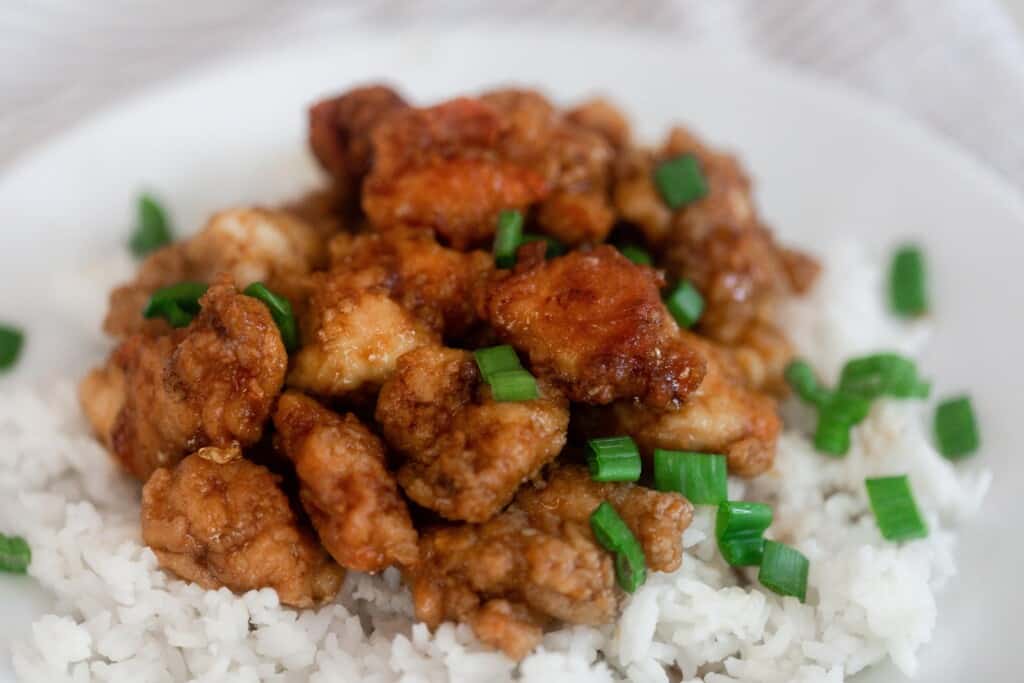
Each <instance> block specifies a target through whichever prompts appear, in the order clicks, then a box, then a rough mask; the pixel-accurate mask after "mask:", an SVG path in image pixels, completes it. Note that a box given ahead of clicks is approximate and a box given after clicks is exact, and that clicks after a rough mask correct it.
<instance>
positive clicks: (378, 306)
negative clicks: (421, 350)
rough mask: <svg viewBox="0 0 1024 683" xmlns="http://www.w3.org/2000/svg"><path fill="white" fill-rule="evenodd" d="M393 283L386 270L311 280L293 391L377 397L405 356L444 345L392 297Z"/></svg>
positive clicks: (340, 273) (294, 362) (378, 268)
mask: <svg viewBox="0 0 1024 683" xmlns="http://www.w3.org/2000/svg"><path fill="white" fill-rule="evenodd" d="M393 279H394V275H393V274H392V273H391V271H389V270H388V269H387V268H384V267H382V266H371V267H368V268H364V269H361V270H333V271H330V272H321V273H315V274H314V275H313V276H311V278H310V281H309V282H310V288H311V290H312V295H311V296H310V297H309V300H308V303H307V305H306V306H305V310H304V311H303V313H302V315H301V316H300V320H299V327H300V337H301V347H300V349H299V351H298V352H297V353H296V354H295V355H294V357H293V359H292V368H291V371H290V372H289V374H288V385H289V386H291V387H296V388H299V389H303V390H305V391H308V392H310V393H313V394H317V395H319V396H332V397H340V396H350V395H356V396H358V395H360V394H365V393H367V392H371V393H372V392H375V391H376V390H377V389H379V388H380V386H381V385H382V384H383V383H384V381H385V380H386V379H387V378H388V377H390V376H391V373H392V372H394V369H395V364H396V363H397V362H398V358H399V357H400V356H401V355H402V354H404V353H406V352H408V351H411V350H412V349H415V348H418V347H420V346H424V345H428V344H437V343H438V341H439V340H440V338H439V336H438V334H437V333H436V332H434V330H432V329H430V328H429V327H428V326H427V325H425V324H424V323H423V322H421V321H420V320H419V319H417V318H416V316H414V315H413V314H412V313H411V312H410V311H408V310H406V309H405V308H404V307H403V306H402V305H401V304H400V303H398V302H397V301H395V300H394V299H393V298H392V297H391V284H392V281H393Z"/></svg>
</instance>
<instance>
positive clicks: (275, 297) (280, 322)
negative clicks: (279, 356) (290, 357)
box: [242, 282, 299, 353]
mask: <svg viewBox="0 0 1024 683" xmlns="http://www.w3.org/2000/svg"><path fill="white" fill-rule="evenodd" d="M242 294H245V295H246V296H251V297H252V298H254V299H259V300H260V301H262V302H263V303H264V304H266V306H267V308H268V309H269V310H270V317H272V318H273V319H274V323H275V324H276V325H277V329H278V331H279V332H280V333H281V342H282V343H284V348H285V350H287V351H288V352H289V353H290V352H292V351H294V350H295V349H297V348H298V347H299V331H298V326H297V325H296V323H295V314H294V313H293V312H292V305H291V302H289V301H288V299H285V298H284V297H283V296H281V295H280V294H277V293H275V292H273V291H272V290H271V289H270V288H269V287H267V286H266V285H265V284H263V283H262V282H253V283H252V284H250V285H249V286H248V287H246V288H245V290H244V291H243V292H242Z"/></svg>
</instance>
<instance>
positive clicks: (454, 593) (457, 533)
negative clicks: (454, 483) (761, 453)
mask: <svg viewBox="0 0 1024 683" xmlns="http://www.w3.org/2000/svg"><path fill="white" fill-rule="evenodd" d="M603 500H608V501H609V502H610V503H611V504H612V505H613V506H615V508H616V509H617V510H618V512H619V514H620V515H621V516H622V518H623V520H624V521H625V522H626V524H627V525H628V526H629V527H630V529H631V530H632V531H633V532H634V534H636V535H637V538H638V540H640V543H641V545H642V546H643V549H644V553H645V554H646V555H647V559H648V566H650V567H651V568H652V569H655V570H666V571H671V570H674V569H676V568H678V567H679V562H680V558H681V551H682V534H683V531H684V530H685V529H686V527H687V526H689V523H690V519H691V517H692V513H693V507H692V506H691V505H690V503H689V502H688V501H687V500H686V499H685V498H683V497H682V496H680V495H678V494H674V493H661V492H657V491H651V490H649V489H644V488H642V487H639V486H635V485H633V484H600V483H597V482H594V481H592V480H591V479H590V476H589V475H588V473H587V471H586V470H585V469H583V468H579V467H556V468H554V470H553V472H552V473H551V476H550V478H549V480H548V481H547V483H546V484H540V485H538V486H537V487H530V486H527V487H525V488H524V489H523V491H522V492H520V494H519V495H518V496H517V497H516V501H515V503H514V504H513V505H512V506H511V507H510V508H509V509H508V510H506V511H505V512H503V513H501V514H500V515H498V516H497V517H495V518H494V519H492V520H490V521H488V522H486V523H484V524H464V525H459V526H454V527H447V528H439V529H433V530H430V531H427V532H425V533H424V535H423V540H422V543H421V546H420V552H421V561H420V563H419V564H417V565H415V566H414V567H411V568H410V569H409V570H407V572H406V574H407V578H408V580H409V583H410V585H411V588H412V594H413V602H414V605H415V608H416V616H417V617H418V618H419V619H421V620H422V621H424V622H426V623H427V624H428V625H429V626H431V627H436V626H437V625H438V624H440V623H441V622H442V621H444V620H446V619H455V620H458V621H463V622H468V623H469V624H471V625H472V626H473V629H474V631H475V632H476V634H477V636H478V637H479V638H480V639H481V640H482V641H484V642H485V643H488V644H490V645H492V646H493V647H497V648H501V649H502V650H504V652H505V653H506V654H508V655H509V656H510V657H513V658H516V659H521V658H522V657H525V656H526V655H527V654H528V653H529V652H530V650H532V649H533V648H534V647H535V646H536V645H537V644H538V643H539V641H540V638H541V635H542V629H543V627H544V626H545V625H547V624H548V623H549V622H551V621H552V620H553V619H560V620H562V621H566V622H569V623H573V624H590V625H597V624H603V623H607V622H609V621H611V620H612V619H614V617H615V614H616V611H617V606H618V597H617V589H616V587H615V570H614V568H613V566H612V556H611V554H610V553H608V552H607V551H605V550H604V549H603V548H601V547H600V546H599V545H598V544H597V542H596V541H595V540H594V536H593V533H592V532H591V530H590V524H589V520H590V515H591V513H592V512H593V511H594V509H595V508H596V507H597V506H598V505H599V504H600V503H601V502H602V501H603Z"/></svg>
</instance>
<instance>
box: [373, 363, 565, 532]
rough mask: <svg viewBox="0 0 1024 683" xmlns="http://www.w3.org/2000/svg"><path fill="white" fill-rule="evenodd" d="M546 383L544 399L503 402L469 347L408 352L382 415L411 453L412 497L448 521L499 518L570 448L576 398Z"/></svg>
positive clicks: (381, 401) (388, 432)
mask: <svg viewBox="0 0 1024 683" xmlns="http://www.w3.org/2000/svg"><path fill="white" fill-rule="evenodd" d="M538 388H539V390H540V398H538V399H536V400H533V401H522V402H505V403H499V402H495V401H494V400H493V399H492V398H491V395H490V388H489V387H488V385H487V384H486V383H484V382H482V380H481V378H480V375H479V372H478V371H477V368H476V364H475V362H474V360H473V356H472V355H471V354H470V353H468V352H466V351H459V350H456V349H446V348H441V347H424V348H420V349H416V350H415V351H412V352H410V353H407V354H406V355H404V356H402V358H400V359H399V361H398V368H397V370H396V371H395V374H394V375H393V376H392V377H391V379H389V380H388V382H387V383H386V384H385V385H384V387H383V388H382V389H381V392H380V396H379V397H378V401H377V411H376V419H377V422H378V423H379V425H380V428H381V430H382V432H383V434H384V437H385V439H387V441H388V443H389V444H390V445H391V446H392V447H393V448H394V449H395V450H397V451H398V452H399V453H401V454H402V455H404V456H405V457H406V462H405V464H403V465H402V467H401V469H399V471H398V481H399V483H400V484H401V485H402V488H403V489H404V490H405V493H406V495H408V496H409V497H410V498H412V499H413V500H414V501H416V502H417V503H419V504H420V505H422V506H424V507H427V508H430V509H432V510H435V511H437V512H438V513H439V514H441V515H442V516H443V517H445V518H447V519H455V520H469V521H475V522H480V521H484V520H486V519H489V518H490V517H492V516H494V515H495V514H496V513H497V512H498V511H499V510H500V509H501V508H503V507H504V506H505V505H507V504H508V503H509V501H511V500H512V497H513V496H514V495H515V492H516V489H518V488H519V486H520V484H522V483H523V482H524V481H526V480H527V479H529V478H530V477H532V476H533V475H535V474H536V473H537V472H538V471H539V470H540V468H541V467H543V466H544V464H545V463H547V462H549V461H550V460H551V459H553V458H554V457H555V456H556V455H558V453H559V452H560V451H561V450H562V447H563V446H564V445H565V438H566V430H567V428H568V425H569V407H568V402H567V401H566V400H565V398H564V397H563V396H562V395H561V393H560V392H558V391H557V390H556V389H555V388H554V387H552V386H551V385H549V384H547V383H545V382H543V381H541V382H539V383H538Z"/></svg>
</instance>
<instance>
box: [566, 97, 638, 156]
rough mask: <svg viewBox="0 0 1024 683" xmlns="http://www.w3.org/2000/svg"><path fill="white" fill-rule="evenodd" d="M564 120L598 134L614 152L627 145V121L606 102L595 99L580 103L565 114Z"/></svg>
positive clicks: (623, 115) (616, 109) (628, 134)
mask: <svg viewBox="0 0 1024 683" xmlns="http://www.w3.org/2000/svg"><path fill="white" fill-rule="evenodd" d="M566 118H567V119H568V120H569V121H571V122H572V123H574V124H576V125H577V126H581V127H583V128H586V129H587V130H591V131H594V132H595V133H598V134H599V135H601V136H602V137H603V138H604V139H605V140H607V141H608V143H609V144H610V145H611V146H612V147H613V148H614V149H615V150H621V149H625V148H626V147H627V146H628V145H629V140H630V132H629V120H628V119H627V118H626V115H625V114H623V113H622V112H621V111H620V110H619V108H618V107H616V106H615V105H614V104H612V103H611V102H609V101H608V100H605V99H602V98H600V97H596V98H594V99H590V100H587V101H585V102H581V103H580V104H578V105H576V106H575V107H573V108H572V109H570V110H569V111H567V112H566Z"/></svg>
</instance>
